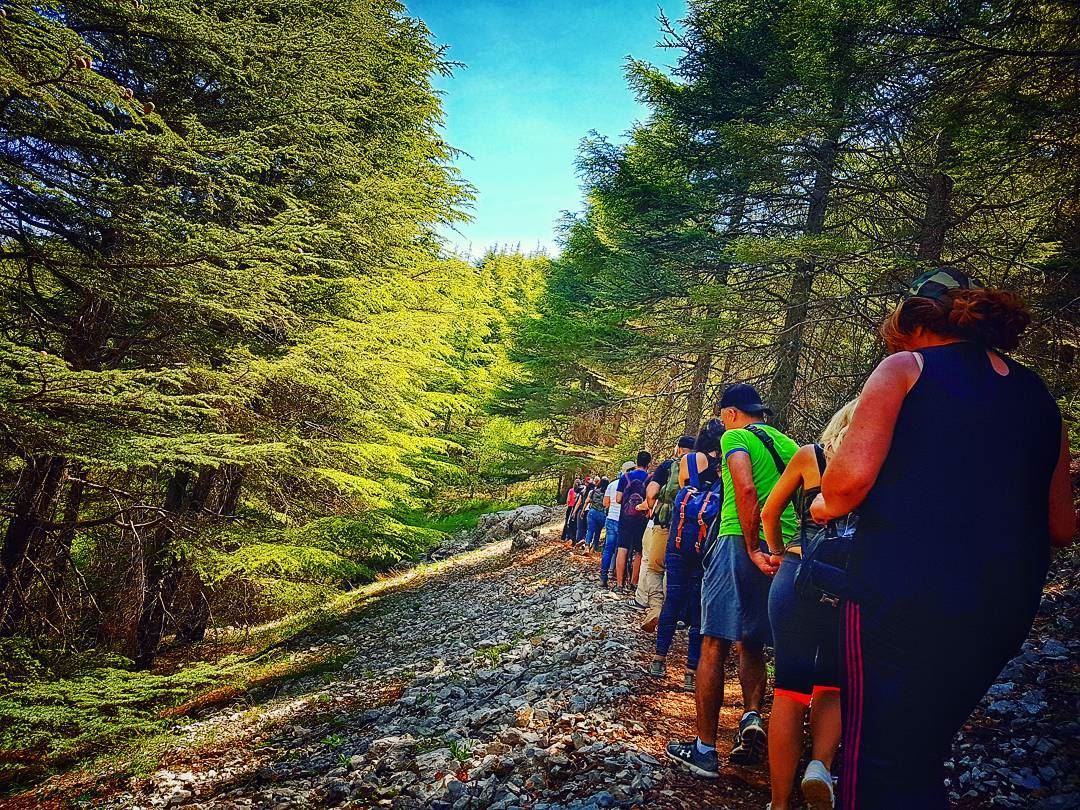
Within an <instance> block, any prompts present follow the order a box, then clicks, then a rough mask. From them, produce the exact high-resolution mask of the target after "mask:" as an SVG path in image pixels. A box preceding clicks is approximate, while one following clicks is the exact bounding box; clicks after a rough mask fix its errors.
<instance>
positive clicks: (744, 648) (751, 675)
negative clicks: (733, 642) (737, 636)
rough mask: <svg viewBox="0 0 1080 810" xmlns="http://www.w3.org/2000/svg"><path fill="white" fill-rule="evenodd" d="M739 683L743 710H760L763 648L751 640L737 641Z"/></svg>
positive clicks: (763, 692) (762, 684)
mask: <svg viewBox="0 0 1080 810" xmlns="http://www.w3.org/2000/svg"><path fill="white" fill-rule="evenodd" d="M739 685H740V686H741V687H742V696H743V711H744V712H759V713H760V712H761V704H762V702H763V701H764V700H765V650H764V648H763V647H762V646H761V645H759V644H756V643H754V642H751V641H740V642H739Z"/></svg>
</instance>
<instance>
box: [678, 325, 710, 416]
mask: <svg viewBox="0 0 1080 810" xmlns="http://www.w3.org/2000/svg"><path fill="white" fill-rule="evenodd" d="M708 317H709V316H708V315H706V318H708ZM713 343H714V339H713V337H712V333H711V330H710V332H709V333H708V336H707V337H706V339H705V343H704V345H703V346H702V347H701V351H700V352H699V353H698V356H697V360H696V361H695V362H694V376H693V379H692V380H691V381H690V396H689V398H688V399H687V401H686V422H685V423H684V425H683V433H687V434H690V435H692V436H697V433H698V428H700V427H701V415H702V411H703V409H704V406H705V391H706V389H707V388H708V385H709V374H710V372H711V371H712V362H713Z"/></svg>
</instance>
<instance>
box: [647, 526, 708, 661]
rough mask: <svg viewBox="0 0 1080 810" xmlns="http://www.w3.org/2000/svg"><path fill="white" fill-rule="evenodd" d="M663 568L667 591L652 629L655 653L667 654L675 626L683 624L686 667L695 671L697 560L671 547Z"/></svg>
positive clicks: (697, 650) (698, 649) (698, 605)
mask: <svg viewBox="0 0 1080 810" xmlns="http://www.w3.org/2000/svg"><path fill="white" fill-rule="evenodd" d="M664 565H665V566H666V567H667V592H666V593H665V596H664V607H663V609H661V611H660V623H659V624H658V625H657V627H656V654H657V655H667V654H668V650H670V649H671V642H672V640H673V639H674V638H675V626H676V625H677V624H678V623H679V622H680V621H682V622H685V623H686V629H687V632H688V634H689V637H688V638H687V646H686V668H687V669H697V665H698V659H699V658H700V657H701V576H702V573H703V570H702V567H701V557H700V556H699V555H698V554H695V553H694V552H693V551H690V552H686V553H684V552H682V551H676V550H675V549H673V548H670V547H669V549H668V552H667V554H665V555H664Z"/></svg>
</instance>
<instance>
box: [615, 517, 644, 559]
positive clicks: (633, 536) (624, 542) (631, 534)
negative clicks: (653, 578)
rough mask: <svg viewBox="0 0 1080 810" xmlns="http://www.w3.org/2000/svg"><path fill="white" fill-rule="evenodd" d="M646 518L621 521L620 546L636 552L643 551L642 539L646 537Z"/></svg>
mask: <svg viewBox="0 0 1080 810" xmlns="http://www.w3.org/2000/svg"><path fill="white" fill-rule="evenodd" d="M646 523H647V521H644V520H620V521H619V548H625V549H627V550H629V551H632V552H634V553H635V554H640V553H641V541H642V538H644V537H645V524H646Z"/></svg>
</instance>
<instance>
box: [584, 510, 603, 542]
mask: <svg viewBox="0 0 1080 810" xmlns="http://www.w3.org/2000/svg"><path fill="white" fill-rule="evenodd" d="M588 522H589V526H588V529H587V530H586V532H585V545H586V546H587V547H588V548H590V549H593V550H596V549H598V548H600V533H601V532H602V531H603V530H604V513H603V512H601V511H598V510H596V509H590V510H589V521H588Z"/></svg>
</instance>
